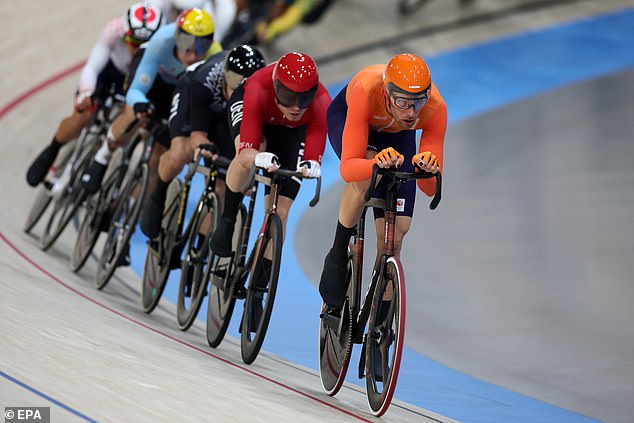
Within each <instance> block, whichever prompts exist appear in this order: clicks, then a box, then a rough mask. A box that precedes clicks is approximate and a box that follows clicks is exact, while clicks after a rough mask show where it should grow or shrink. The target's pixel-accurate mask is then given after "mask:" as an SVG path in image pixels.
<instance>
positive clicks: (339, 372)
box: [319, 255, 355, 397]
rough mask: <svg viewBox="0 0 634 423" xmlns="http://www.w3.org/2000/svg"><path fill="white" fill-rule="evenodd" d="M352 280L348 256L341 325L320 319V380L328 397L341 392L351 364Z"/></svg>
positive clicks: (324, 305) (352, 274) (351, 266)
mask: <svg viewBox="0 0 634 423" xmlns="http://www.w3.org/2000/svg"><path fill="white" fill-rule="evenodd" d="M354 278H355V275H354V265H353V261H352V256H351V255H348V271H347V272H346V283H347V284H348V294H347V298H346V301H345V303H344V306H343V309H342V310H341V323H340V325H339V327H337V328H333V327H331V326H329V325H328V324H327V323H326V321H325V320H324V319H319V378H320V379H321V386H322V388H323V389H324V392H326V394H328V395H330V396H331V397H332V396H335V395H336V394H337V392H339V389H341V386H342V385H343V382H344V380H345V379H346V373H347V371H348V365H349V364H350V354H351V352H352V325H353V321H352V304H351V302H350V299H351V298H353V297H354V283H352V281H354ZM325 308H326V304H325V303H324V304H323V306H322V313H323V312H325Z"/></svg>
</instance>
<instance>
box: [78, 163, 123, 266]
mask: <svg viewBox="0 0 634 423" xmlns="http://www.w3.org/2000/svg"><path fill="white" fill-rule="evenodd" d="M119 172H120V170H119V169H118V168H117V170H116V171H114V172H113V173H112V174H111V175H109V176H108V177H107V178H106V180H105V181H104V184H103V187H102V188H101V189H100V190H99V191H97V192H96V193H95V194H94V195H92V196H91V197H89V198H88V199H87V200H86V201H85V203H84V204H85V210H84V216H83V218H82V219H81V222H80V224H79V229H78V231H77V239H76V240H75V245H74V247H73V252H72V254H71V256H70V268H71V270H72V271H73V272H75V273H76V272H79V271H80V270H81V268H82V267H83V266H84V264H85V263H86V260H88V257H89V256H90V253H92V250H93V248H94V247H95V244H96V243H97V240H98V239H99V235H100V234H101V232H102V229H103V227H104V226H106V225H107V224H108V223H109V221H110V212H109V210H110V207H111V202H112V198H113V196H114V195H115V191H116V190H117V188H118V186H117V182H118V180H119Z"/></svg>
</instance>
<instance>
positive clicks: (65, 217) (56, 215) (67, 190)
mask: <svg viewBox="0 0 634 423" xmlns="http://www.w3.org/2000/svg"><path fill="white" fill-rule="evenodd" d="M78 148H79V147H78ZM91 158H92V154H91V151H85V152H84V154H83V156H82V157H81V158H80V159H79V160H78V161H79V163H77V166H76V167H75V168H74V169H72V170H69V172H70V176H69V177H68V181H67V182H66V183H65V186H64V187H60V188H59V189H60V191H61V192H59V193H58V194H54V195H53V196H52V200H53V206H54V207H53V209H52V210H51V214H50V216H49V219H48V222H47V224H46V227H45V228H44V231H43V232H42V235H41V237H40V248H42V250H44V251H46V250H47V249H49V248H50V247H51V246H52V245H53V244H54V243H55V241H57V238H59V236H60V235H61V234H62V232H64V229H66V226H68V223H69V222H70V220H71V219H72V218H73V217H74V216H75V214H76V213H77V210H78V209H79V207H80V206H81V204H82V202H83V201H84V199H85V198H86V192H85V191H84V189H83V187H82V185H81V175H82V174H83V173H84V170H85V169H86V167H88V164H89V163H90V160H91ZM68 166H71V164H68Z"/></svg>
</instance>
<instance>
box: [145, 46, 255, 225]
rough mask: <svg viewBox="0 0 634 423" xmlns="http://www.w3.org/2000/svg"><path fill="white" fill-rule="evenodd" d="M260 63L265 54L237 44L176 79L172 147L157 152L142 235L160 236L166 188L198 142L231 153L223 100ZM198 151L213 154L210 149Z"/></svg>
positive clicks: (221, 190) (220, 188) (219, 186)
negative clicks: (164, 151)
mask: <svg viewBox="0 0 634 423" xmlns="http://www.w3.org/2000/svg"><path fill="white" fill-rule="evenodd" d="M264 65H265V62H264V57H263V56H262V54H261V53H260V52H259V51H258V50H257V49H255V48H253V47H251V46H248V45H242V46H238V47H235V48H234V49H232V50H231V51H230V52H227V51H222V52H220V53H218V54H214V55H213V56H211V57H210V58H209V59H207V60H206V61H204V62H198V63H196V64H194V65H192V66H190V67H189V68H188V71H187V73H186V74H185V75H183V77H181V78H180V80H179V82H178V84H177V86H176V90H175V92H174V95H173V97H172V112H171V115H170V121H169V127H170V137H171V139H172V141H171V146H170V148H169V150H168V151H167V152H166V153H165V154H163V156H161V160H160V162H159V168H158V180H157V183H156V187H155V189H154V191H153V192H152V194H151V195H150V197H149V201H148V202H147V204H146V205H145V209H144V211H143V218H142V220H141V230H142V231H143V233H144V234H145V235H147V236H148V237H150V238H155V237H157V236H158V235H159V232H160V230H161V219H162V215H163V209H164V207H165V197H166V194H167V187H168V186H169V184H170V182H171V181H172V179H174V178H175V177H176V175H178V174H179V173H180V171H181V170H182V169H183V167H184V166H185V165H186V164H187V162H189V161H191V160H192V158H193V157H194V150H195V149H196V148H197V147H199V146H200V145H202V144H212V145H213V147H214V148H213V150H214V151H216V152H217V153H218V154H220V155H222V156H225V157H228V158H233V156H234V155H235V147H234V144H233V138H231V132H230V129H229V121H228V119H227V101H228V100H229V98H231V95H232V94H233V91H234V90H235V89H236V88H237V87H238V85H240V84H241V83H242V81H243V80H244V79H245V78H247V77H249V76H251V75H252V74H253V73H254V72H255V71H257V70H258V69H260V68H262V67H264ZM202 154H204V155H206V156H207V157H210V158H211V157H212V154H211V152H209V151H203V152H202ZM216 190H217V191H218V193H219V194H221V200H222V198H223V197H224V195H223V194H224V182H221V180H218V184H217V186H216Z"/></svg>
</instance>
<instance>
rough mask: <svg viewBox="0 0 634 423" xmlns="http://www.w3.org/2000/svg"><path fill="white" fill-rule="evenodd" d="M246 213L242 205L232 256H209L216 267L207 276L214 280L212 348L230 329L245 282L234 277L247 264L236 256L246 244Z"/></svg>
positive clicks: (210, 310)
mask: <svg viewBox="0 0 634 423" xmlns="http://www.w3.org/2000/svg"><path fill="white" fill-rule="evenodd" d="M246 214H247V213H246V207H245V206H244V204H241V205H240V209H239V213H238V215H237V217H236V224H235V227H234V230H233V239H232V241H231V245H232V247H231V250H232V251H233V253H232V254H231V256H230V257H223V258H219V257H215V256H211V255H210V257H209V262H210V263H213V266H208V267H207V269H208V271H209V276H208V277H207V278H208V280H209V281H210V283H209V299H208V302H207V343H208V344H209V346H210V347H212V348H216V347H217V346H218V345H220V343H221V342H222V340H223V338H224V336H225V333H226V332H227V328H228V327H229V322H230V321H231V315H232V314H233V308H234V306H235V304H236V295H235V289H236V287H239V286H238V285H240V284H242V283H244V282H243V281H234V280H233V279H234V278H236V277H238V276H239V275H236V272H237V270H236V269H242V268H243V266H244V260H240V257H236V253H235V252H236V251H238V250H239V249H240V248H241V245H242V227H243V225H244V221H245V218H246Z"/></svg>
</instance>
